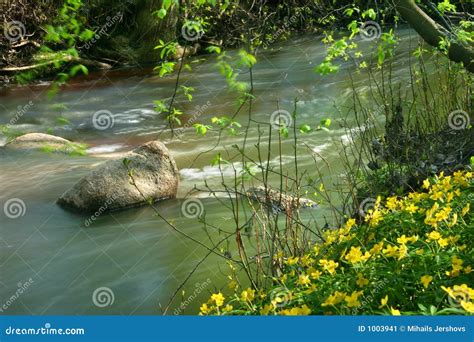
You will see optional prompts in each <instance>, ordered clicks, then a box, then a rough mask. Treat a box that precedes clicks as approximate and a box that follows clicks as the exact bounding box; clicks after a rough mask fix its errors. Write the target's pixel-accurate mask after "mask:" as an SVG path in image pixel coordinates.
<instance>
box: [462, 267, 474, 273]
mask: <svg viewBox="0 0 474 342" xmlns="http://www.w3.org/2000/svg"><path fill="white" fill-rule="evenodd" d="M471 272H472V267H471V266H466V267H464V273H466V274H469V273H471Z"/></svg>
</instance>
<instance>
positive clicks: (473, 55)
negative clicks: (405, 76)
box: [395, 0, 474, 73]
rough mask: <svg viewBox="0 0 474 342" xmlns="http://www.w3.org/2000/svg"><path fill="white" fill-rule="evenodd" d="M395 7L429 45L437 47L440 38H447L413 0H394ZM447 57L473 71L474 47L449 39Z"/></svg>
mask: <svg viewBox="0 0 474 342" xmlns="http://www.w3.org/2000/svg"><path fill="white" fill-rule="evenodd" d="M395 5H396V8H397V10H398V12H399V13H400V15H401V16H402V17H403V19H405V20H406V21H407V22H408V24H410V26H411V27H413V29H414V30H415V31H416V32H418V34H419V35H420V36H421V37H422V38H423V39H424V40H425V41H426V42H427V43H428V44H430V45H431V46H434V47H436V48H438V47H439V42H440V41H441V40H442V39H445V38H448V32H447V31H446V30H445V29H444V28H443V27H442V26H441V25H439V24H438V23H436V22H435V21H434V20H433V19H431V18H430V17H429V16H428V15H427V14H426V13H425V12H424V11H423V10H422V9H421V8H420V7H418V6H417V5H416V3H415V1H414V0H396V1H395ZM448 58H449V59H450V60H452V61H454V62H457V63H461V62H462V63H463V64H464V67H465V68H466V69H467V70H469V71H470V72H473V73H474V47H472V46H466V45H463V44H461V43H458V42H455V41H450V46H449V48H448Z"/></svg>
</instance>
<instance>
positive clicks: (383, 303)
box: [379, 295, 388, 309]
mask: <svg viewBox="0 0 474 342" xmlns="http://www.w3.org/2000/svg"><path fill="white" fill-rule="evenodd" d="M387 303H388V295H386V296H385V297H383V298H382V299H381V300H380V306H379V309H381V308H383V307H384V306H385V305H387Z"/></svg>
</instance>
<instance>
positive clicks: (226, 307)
mask: <svg viewBox="0 0 474 342" xmlns="http://www.w3.org/2000/svg"><path fill="white" fill-rule="evenodd" d="M233 309H234V307H233V306H232V305H230V304H227V305H226V306H225V307H224V309H222V310H223V311H224V312H229V311H232V310H233Z"/></svg>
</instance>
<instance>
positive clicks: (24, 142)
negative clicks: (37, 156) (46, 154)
mask: <svg viewBox="0 0 474 342" xmlns="http://www.w3.org/2000/svg"><path fill="white" fill-rule="evenodd" d="M71 144H72V142H70V141H69V140H66V139H64V138H60V137H57V136H55V135H51V134H45V133H28V134H24V135H21V136H19V137H17V138H15V139H13V140H12V141H10V142H9V143H7V144H6V145H5V148H6V149H16V150H41V149H44V148H52V149H58V150H61V149H62V148H67V147H68V146H70V145H71Z"/></svg>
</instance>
